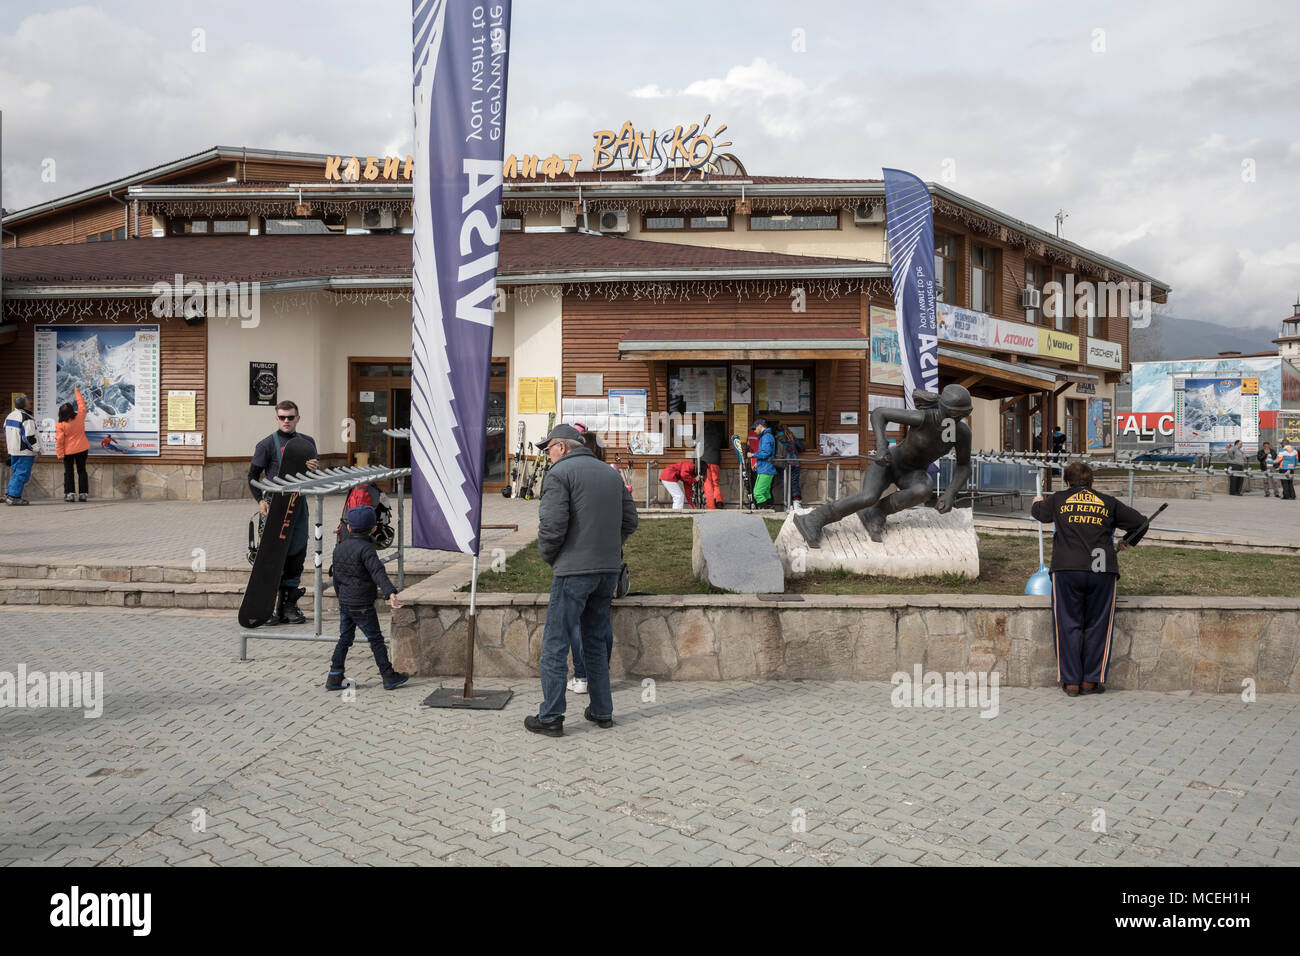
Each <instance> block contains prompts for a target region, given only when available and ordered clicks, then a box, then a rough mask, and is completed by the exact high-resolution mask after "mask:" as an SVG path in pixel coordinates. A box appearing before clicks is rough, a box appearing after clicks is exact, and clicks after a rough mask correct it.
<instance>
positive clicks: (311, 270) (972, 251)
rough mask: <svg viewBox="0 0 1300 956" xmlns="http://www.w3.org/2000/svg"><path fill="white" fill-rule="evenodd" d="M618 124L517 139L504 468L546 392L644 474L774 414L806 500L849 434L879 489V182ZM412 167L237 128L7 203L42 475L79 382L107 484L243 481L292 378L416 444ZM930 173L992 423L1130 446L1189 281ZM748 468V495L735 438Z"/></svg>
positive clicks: (503, 375) (886, 400)
mask: <svg viewBox="0 0 1300 956" xmlns="http://www.w3.org/2000/svg"><path fill="white" fill-rule="evenodd" d="M602 135H604V136H605V137H606V138H605V139H603V140H602ZM596 143H597V149H596V150H595V151H594V160H593V161H594V162H597V163H603V164H604V165H605V167H606V168H602V169H600V170H595V169H590V168H584V165H583V164H584V163H585V161H586V156H587V155H591V154H592V151H591V150H590V149H588V150H584V151H581V152H573V153H570V154H568V155H569V157H570V158H569V159H567V160H564V161H562V162H560V163H558V166H559V168H558V169H557V168H556V167H557V163H556V162H554V160H555V159H557V158H558V157H551V158H550V160H541V159H540V158H539V157H510V158H509V159H508V160H507V164H506V182H505V188H504V193H503V200H502V208H503V217H502V221H501V229H502V237H501V248H500V259H499V273H498V287H499V291H498V296H497V301H496V304H495V305H496V316H495V332H494V337H493V359H492V374H491V384H490V411H489V425H488V433H489V435H488V438H489V440H488V443H487V455H488V462H487V472H486V474H487V488H486V490H487V491H489V492H493V491H499V490H500V489H501V488H502V487H503V485H504V483H505V481H506V479H507V475H508V471H509V462H508V458H509V456H510V455H511V454H512V453H513V452H514V445H515V436H516V434H517V431H516V426H517V423H518V422H520V421H522V422H523V423H524V429H525V434H526V440H527V441H529V442H533V441H537V440H539V439H540V438H541V437H542V435H543V433H544V431H545V427H546V422H547V420H548V416H549V413H551V412H554V413H555V414H556V416H557V419H561V420H565V421H582V422H583V423H584V424H587V425H588V426H590V427H592V428H594V429H596V430H598V431H600V432H601V433H602V435H603V437H604V439H605V442H606V455H607V457H608V458H609V459H611V460H612V459H613V458H614V457H622V458H624V459H625V460H629V461H630V462H631V463H632V464H633V465H634V474H635V476H636V481H637V485H638V488H637V493H638V495H640V494H641V493H642V492H643V490H644V485H643V482H644V477H645V474H646V469H644V468H642V467H640V466H641V464H649V463H651V462H657V463H658V464H659V465H660V466H662V465H667V464H669V463H671V462H673V461H678V460H681V459H683V458H687V457H691V456H692V455H694V454H695V452H694V443H695V439H696V438H697V437H698V436H700V435H702V434H703V433H702V431H701V429H705V430H710V429H711V430H714V431H715V432H716V431H718V430H721V431H722V432H723V433H725V434H726V435H728V436H729V435H731V434H733V433H735V434H741V435H744V434H746V433H747V432H748V431H749V429H750V426H751V423H752V422H753V421H754V419H755V418H758V417H764V418H766V419H768V420H769V421H773V420H776V421H779V422H781V423H783V424H785V425H788V426H789V427H790V428H791V430H792V431H793V432H794V433H795V434H797V435H799V436H801V437H802V438H803V439H804V443H805V445H806V447H807V449H808V450H807V452H806V453H805V457H806V458H807V459H808V463H807V464H806V466H805V468H804V484H805V492H804V494H805V498H806V499H808V500H810V501H811V500H816V499H817V497H819V496H820V495H821V494H823V493H824V486H822V484H821V482H822V480H823V478H824V476H825V475H826V469H827V463H826V462H825V461H821V460H819V459H822V458H823V457H825V456H824V455H823V454H822V452H823V451H825V452H826V453H827V454H836V455H839V456H841V457H840V458H839V459H837V461H838V463H839V464H840V465H841V467H840V469H839V475H840V479H841V482H842V483H841V490H847V489H848V488H851V487H853V482H854V481H855V480H856V478H857V476H858V475H860V472H861V468H862V467H863V465H864V463H865V460H864V458H862V457H860V456H863V455H866V454H868V453H870V451H871V450H872V449H873V447H874V437H873V435H872V433H871V428H870V412H871V410H872V409H874V408H876V407H878V406H880V405H901V404H902V402H903V398H902V396H903V388H902V368H901V365H900V354H899V345H898V333H897V326H896V321H895V315H894V302H893V291H892V284H891V280H890V269H889V264H888V249H887V241H886V229H885V204H884V187H883V183H882V182H881V181H880V180H878V179H860V180H846V179H823V178H816V177H796V176H763V175H751V174H749V172H748V171H747V169H746V168H745V167H744V165H743V164H742V163H741V162H740V161H739V160H738V159H737V158H736V157H735V156H734V155H732V154H719V155H717V156H716V157H715V158H714V160H713V161H711V162H710V163H709V164H708V165H709V166H710V167H711V168H710V169H708V170H703V169H698V168H695V169H692V168H686V167H685V166H681V165H679V166H673V165H671V164H665V163H662V162H660V163H659V164H658V165H659V168H658V169H657V170H656V171H653V172H654V174H653V175H650V174H649V172H652V171H648V170H646V169H644V168H640V169H637V168H631V167H629V166H628V163H627V162H625V161H623V160H624V159H625V157H616V156H611V155H610V152H611V150H610V149H609V140H608V134H601V133H597V134H596ZM602 143H603V147H604V148H605V154H604V155H602V152H601V149H602ZM615 160H618V161H615ZM620 164H621V165H622V166H623V167H624V168H619V166H620ZM641 165H642V166H644V165H645V163H644V162H642V163H641ZM413 174H414V171H413V170H412V163H411V161H410V159H409V158H407V157H356V158H353V157H350V156H328V155H320V154H306V153H289V152H281V151H273V150H261V149H252V148H245V147H233V148H232V147H214V148H212V149H209V150H206V151H204V152H201V153H197V154H195V155H192V156H187V157H184V158H182V159H177V160H174V161H172V162H169V163H166V164H165V165H162V166H158V167H155V168H152V169H147V170H144V171H142V172H138V173H135V174H133V175H129V176H125V177H122V178H119V179H115V180H113V181H111V182H107V183H104V184H103V185H101V186H98V187H95V188H91V189H86V190H83V191H81V192H78V193H75V194H72V195H68V196H64V197H62V198H60V199H56V200H53V201H50V202H46V203H42V204H40V205H37V206H33V207H30V208H27V209H22V210H19V211H16V212H12V213H9V214H7V215H6V216H5V217H4V220H3V224H4V234H3V240H4V249H3V261H2V269H3V294H4V300H3V301H4V306H3V320H2V321H0V383H2V387H3V390H4V392H5V393H7V394H13V393H20V392H21V393H26V394H28V395H30V396H33V399H34V403H35V413H36V416H37V418H38V420H40V421H43V422H44V423H45V427H44V428H43V432H44V434H45V437H46V438H47V439H48V440H50V445H49V451H50V452H51V453H50V454H47V455H42V456H41V457H40V458H39V459H38V461H37V464H36V467H35V470H34V473H33V483H32V484H30V485H29V486H28V488H29V493H28V497H29V498H30V497H45V496H54V497H57V496H58V495H60V494H61V493H62V487H61V479H62V467H61V465H60V464H59V463H58V462H57V461H56V460H55V459H54V457H53V454H52V452H53V446H52V437H51V436H52V421H53V419H55V418H56V417H57V408H58V405H59V404H60V403H62V402H64V401H69V400H71V391H72V387H73V386H74V385H76V386H77V387H80V388H82V389H83V393H84V392H89V393H90V394H86V395H85V397H86V399H87V402H88V404H89V406H90V413H89V416H88V420H87V431H88V434H89V436H90V437H91V446H92V454H91V458H90V466H89V467H90V473H91V494H92V496H94V497H143V498H171V499H189V500H200V499H213V498H237V497H240V496H242V495H245V494H247V493H248V492H247V485H246V482H245V476H246V473H247V465H248V461H249V458H250V456H251V454H252V451H253V446H254V445H255V444H256V442H257V441H258V439H260V438H262V437H264V436H265V435H266V434H268V433H269V432H270V431H271V430H272V428H273V427H274V420H273V415H272V408H273V407H274V406H275V404H276V402H277V401H279V400H282V399H292V400H293V401H294V402H296V403H297V404H298V406H299V408H300V410H301V413H302V421H301V424H300V430H301V431H303V432H305V433H307V434H310V435H312V436H313V437H314V438H315V440H316V442H317V445H318V447H319V449H320V451H321V453H322V457H323V459H324V460H325V461H326V462H328V463H331V464H335V463H370V464H388V465H394V466H399V467H400V466H405V465H406V464H408V463H409V458H408V453H407V449H406V448H405V447H404V443H402V442H400V441H394V440H392V439H389V438H387V437H385V435H384V431H385V429H388V428H394V427H402V426H405V425H407V424H408V423H409V409H410V375H411V358H410V356H411V262H412V250H411V236H410V227H411V199H412V190H411V178H410V177H411V176H412V175H413ZM930 192H931V195H932V200H933V207H934V222H935V275H936V279H937V281H938V283H939V287H940V299H941V303H940V310H939V320H940V343H939V350H938V361H939V372H940V384H941V385H945V384H948V383H950V382H957V383H960V384H962V385H964V386H966V387H967V388H968V389H969V390H970V392H971V393H972V395H973V396H974V397H975V399H976V401H975V411H974V414H973V415H972V417H971V426H972V428H973V430H974V435H975V440H974V444H975V446H976V447H977V448H985V449H1011V450H1029V449H1030V448H1031V447H1033V445H1034V443H1035V436H1036V435H1038V434H1040V433H1041V434H1042V435H1047V434H1050V433H1051V432H1052V431H1053V430H1054V428H1055V427H1057V426H1058V425H1059V426H1060V427H1062V428H1063V429H1064V431H1065V433H1066V436H1067V442H1068V447H1070V448H1072V449H1073V450H1078V451H1083V450H1085V449H1086V450H1090V451H1091V452H1092V453H1093V454H1103V455H1104V454H1107V453H1109V452H1111V450H1112V449H1111V448H1109V447H1097V446H1096V443H1095V442H1094V443H1093V445H1092V447H1089V446H1088V437H1087V435H1088V429H1087V425H1086V422H1087V418H1088V414H1089V409H1090V403H1093V402H1100V401H1105V402H1107V403H1108V404H1109V403H1110V402H1111V399H1112V398H1113V395H1114V389H1115V385H1116V383H1117V382H1118V381H1119V379H1120V377H1121V376H1122V375H1123V374H1124V373H1125V372H1126V371H1127V369H1128V367H1129V329H1130V322H1131V316H1132V315H1134V314H1137V312H1138V311H1139V310H1140V309H1142V308H1144V307H1145V308H1149V306H1150V304H1151V302H1152V301H1155V302H1161V301H1164V300H1165V297H1166V296H1167V294H1168V292H1169V287H1168V286H1167V285H1166V284H1165V283H1162V282H1160V281H1158V280H1156V279H1154V278H1152V277H1151V276H1148V275H1146V274H1144V273H1143V272H1141V271H1140V270H1138V269H1137V268H1135V267H1133V266H1130V265H1126V264H1124V263H1121V262H1117V261H1115V260H1113V259H1111V258H1109V257H1107V256H1105V255H1103V254H1101V253H1100V252H1096V251H1093V250H1090V249H1085V248H1083V247H1081V246H1078V245H1076V244H1074V243H1071V242H1068V241H1066V240H1064V239H1061V238H1058V237H1056V236H1054V235H1052V234H1050V233H1048V232H1045V231H1043V230H1041V229H1038V228H1036V227H1033V226H1030V225H1028V224H1026V223H1024V222H1021V221H1019V220H1017V219H1015V218H1013V217H1012V216H1010V215H1009V214H1007V213H1004V212H1001V211H999V210H996V209H993V208H991V207H989V206H986V205H984V204H982V203H980V202H978V201H975V200H973V199H970V198H967V197H965V196H962V195H960V194H958V193H956V192H953V191H952V190H950V189H948V188H946V187H944V186H942V185H936V184H932V185H931V186H930ZM1130 290H1131V295H1130ZM1110 407H1111V408H1113V407H1114V406H1113V404H1110ZM1106 434H1107V435H1109V434H1110V432H1109V431H1107V432H1106ZM723 470H724V475H725V476H726V480H727V481H729V482H730V484H731V488H732V497H731V500H734V488H735V480H736V478H735V476H736V468H735V461H734V459H733V458H732V456H730V455H724V460H723ZM653 477H654V476H653V474H652V475H651V478H652V490H657V488H658V484H657V482H655V481H653Z"/></svg>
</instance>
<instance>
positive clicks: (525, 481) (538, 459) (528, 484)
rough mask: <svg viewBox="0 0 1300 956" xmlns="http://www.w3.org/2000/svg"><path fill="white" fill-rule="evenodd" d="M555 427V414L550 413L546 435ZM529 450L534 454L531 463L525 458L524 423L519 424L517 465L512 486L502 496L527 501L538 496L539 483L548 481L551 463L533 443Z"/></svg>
mask: <svg viewBox="0 0 1300 956" xmlns="http://www.w3.org/2000/svg"><path fill="white" fill-rule="evenodd" d="M554 427H555V412H550V413H549V414H548V415H547V418H546V434H548V435H549V434H550V433H551V429H552V428H554ZM528 449H529V451H530V452H532V453H533V454H534V457H533V459H532V461H531V462H529V461H528V459H526V458H525V457H524V423H523V421H520V422H519V450H518V451H517V452H516V453H515V459H514V461H515V464H514V467H513V468H512V470H511V472H510V481H511V484H510V485H508V486H506V487H505V488H504V489H502V491H501V494H503V495H505V496H506V497H507V498H511V497H514V498H523V499H525V500H528V499H531V498H534V497H536V496H537V489H538V485H539V482H544V481H545V480H546V473H547V472H548V471H549V470H550V468H551V463H550V461H549V460H548V459H547V457H546V455H545V454H543V453H542V451H541V449H539V448H537V446H536V445H534V444H533V443H532V442H529V443H528Z"/></svg>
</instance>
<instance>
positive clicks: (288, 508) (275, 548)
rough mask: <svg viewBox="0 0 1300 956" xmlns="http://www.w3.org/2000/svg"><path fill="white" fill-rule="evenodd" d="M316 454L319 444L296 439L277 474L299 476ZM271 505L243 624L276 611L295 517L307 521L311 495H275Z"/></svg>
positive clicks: (244, 606)
mask: <svg viewBox="0 0 1300 956" xmlns="http://www.w3.org/2000/svg"><path fill="white" fill-rule="evenodd" d="M315 456H316V446H315V445H313V444H312V443H311V442H309V441H307V439H305V438H292V439H290V440H289V442H288V444H286V445H285V446H284V456H283V457H282V458H281V459H280V468H279V471H278V472H277V474H278V475H279V477H281V478H287V477H289V476H290V475H299V474H302V473H303V472H304V471H306V470H307V462H309V461H310V460H311V459H312V458H314V457H315ZM270 501H271V507H270V509H269V513H268V514H267V516H266V530H265V531H263V532H262V541H261V544H260V545H259V546H258V549H257V557H256V558H255V559H254V560H253V571H252V573H251V574H249V576H248V587H247V588H246V589H245V590H244V600H243V602H242V603H241V604H240V605H239V623H240V625H241V626H242V627H247V628H254V627H261V626H262V625H263V624H266V623H268V622H269V621H270V620H271V615H272V614H274V613H275V598H276V594H277V593H278V592H279V590H280V575H281V574H282V573H283V572H284V561H285V558H286V557H288V555H289V541H290V537H291V535H292V532H293V523H294V518H295V517H297V515H298V514H299V512H301V513H302V514H303V520H304V521H305V520H307V515H306V510H307V498H306V497H305V496H304V495H300V494H296V493H291V494H287V495H271V498H270Z"/></svg>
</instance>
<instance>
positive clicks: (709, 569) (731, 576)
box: [691, 511, 798, 594]
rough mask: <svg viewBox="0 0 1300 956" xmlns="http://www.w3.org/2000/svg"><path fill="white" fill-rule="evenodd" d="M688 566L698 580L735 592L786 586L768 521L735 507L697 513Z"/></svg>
mask: <svg viewBox="0 0 1300 956" xmlns="http://www.w3.org/2000/svg"><path fill="white" fill-rule="evenodd" d="M795 533H796V534H797V533H798V532H795ZM691 569H692V570H693V571H694V572H695V576H696V577H697V578H699V579H700V580H701V581H707V582H708V583H709V584H711V585H712V586H713V587H715V588H721V589H722V590H724V591H731V592H733V593H736V594H780V593H782V592H783V591H784V590H785V575H783V574H782V573H781V562H780V561H779V560H777V555H776V550H775V548H774V547H773V546H772V537H771V535H769V534H768V533H767V525H765V524H764V523H763V519H762V518H760V517H759V516H758V515H749V514H741V513H740V512H736V511H711V512H707V513H706V514H702V515H696V516H695V522H694V530H693V532H692V534H691Z"/></svg>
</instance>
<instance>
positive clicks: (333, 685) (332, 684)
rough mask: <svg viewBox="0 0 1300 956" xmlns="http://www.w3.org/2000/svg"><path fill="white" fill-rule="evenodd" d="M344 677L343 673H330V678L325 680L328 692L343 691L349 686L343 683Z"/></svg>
mask: <svg viewBox="0 0 1300 956" xmlns="http://www.w3.org/2000/svg"><path fill="white" fill-rule="evenodd" d="M343 680H344V677H343V672H342V671H330V673H329V677H327V678H325V689H326V690H342V689H343V688H344V687H346V686H347V685H346V684H344V683H343Z"/></svg>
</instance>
